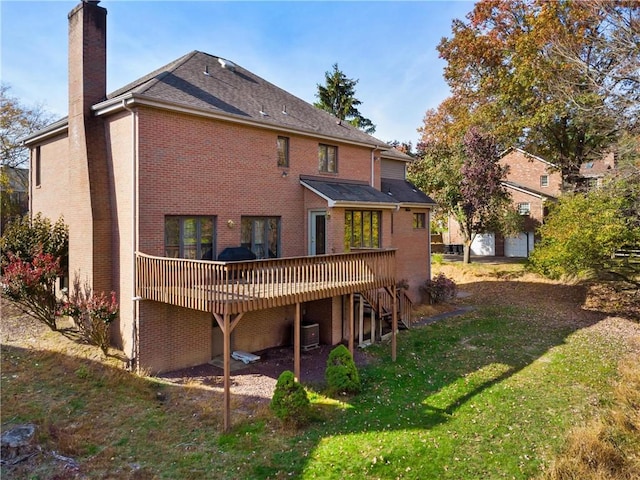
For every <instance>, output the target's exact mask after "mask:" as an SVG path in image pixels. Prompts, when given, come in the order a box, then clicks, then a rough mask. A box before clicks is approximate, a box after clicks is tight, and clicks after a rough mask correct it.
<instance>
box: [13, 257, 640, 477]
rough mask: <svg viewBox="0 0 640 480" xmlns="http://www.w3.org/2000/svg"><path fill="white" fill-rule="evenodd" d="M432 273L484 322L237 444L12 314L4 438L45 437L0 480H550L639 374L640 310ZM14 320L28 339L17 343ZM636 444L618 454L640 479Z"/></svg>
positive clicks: (458, 271)
mask: <svg viewBox="0 0 640 480" xmlns="http://www.w3.org/2000/svg"><path fill="white" fill-rule="evenodd" d="M436 269H437V270H440V271H443V272H444V273H445V274H447V275H448V276H450V277H453V278H455V279H456V281H458V283H459V288H460V290H461V291H462V292H463V295H462V296H461V298H460V299H459V300H458V306H463V305H471V306H474V310H472V311H471V312H469V313H466V314H464V315H461V316H457V317H452V318H449V319H446V320H442V321H439V322H437V323H433V324H430V325H428V326H424V327H418V328H415V329H412V330H410V331H406V332H402V333H401V334H400V335H399V337H398V361H397V362H396V363H392V362H391V361H390V357H389V355H390V352H389V346H388V345H382V346H377V345H376V346H374V347H371V350H370V351H371V355H372V356H373V357H374V361H373V362H371V364H370V365H368V366H367V367H365V368H363V369H362V370H361V372H360V373H361V376H362V380H363V386H364V388H363V393H362V394H360V395H358V396H356V397H351V398H348V397H343V398H340V399H330V398H326V397H324V396H323V395H321V392H311V397H312V401H313V402H314V408H315V410H316V412H317V417H318V421H316V422H315V423H313V424H312V425H311V426H310V427H308V428H307V429H305V430H302V431H300V432H295V431H290V430H284V429H282V428H281V427H280V425H279V424H278V423H277V422H276V421H275V420H274V419H273V418H272V416H271V415H270V412H269V411H268V410H267V409H266V408H265V409H263V410H262V411H259V412H258V413H257V414H255V415H253V416H252V417H250V418H245V419H244V420H243V417H245V416H244V415H242V412H239V413H238V412H234V414H233V418H234V429H233V431H232V432H231V433H228V434H221V433H220V430H221V420H222V413H221V409H220V406H221V396H220V395H219V394H217V393H215V392H212V391H211V390H209V389H206V388H204V386H202V385H198V384H196V383H194V384H192V385H187V386H177V385H172V384H168V383H166V382H162V381H160V380H158V379H153V378H142V377H136V376H133V375H131V374H128V373H127V372H125V371H123V370H122V369H121V368H120V365H119V364H118V363H117V362H116V361H115V360H114V359H109V360H108V361H106V362H105V361H102V360H101V358H100V356H99V352H98V350H97V349H94V348H93V347H88V346H82V345H78V344H77V343H74V342H72V341H71V340H69V339H67V338H65V337H63V336H61V335H59V334H54V333H50V332H47V331H45V330H43V329H41V328H40V327H39V326H37V325H33V324H32V323H31V321H30V320H22V319H20V318H19V317H18V316H17V315H16V314H15V312H13V311H12V310H11V309H10V308H9V307H8V306H7V305H6V304H4V308H3V315H2V317H3V320H2V327H3V328H2V384H1V387H2V390H1V394H2V412H1V415H2V427H3V430H4V429H6V428H7V427H8V426H11V425H15V424H19V423H26V422H31V423H34V424H36V426H37V428H38V429H37V441H38V445H39V447H40V449H39V450H37V451H36V452H34V454H33V456H32V457H30V458H28V459H26V460H25V461H24V462H20V463H16V464H15V465H3V466H2V477H3V478H18V479H22V478H24V479H52V478H60V479H62V478H105V479H111V478H113V479H116V478H117V479H121V478H130V479H152V478H170V479H177V478H180V479H187V478H188V479H211V478H220V479H268V478H271V479H282V478H302V479H312V478H318V479H332V478H335V479H338V478H340V479H342V478H355V479H364V478H366V479H375V478H380V479H396V478H405V479H448V478H450V479H480V478H481V479H501V478H509V479H529V478H536V477H540V476H541V475H542V474H543V472H544V471H545V470H548V469H549V467H550V466H551V465H552V463H553V461H554V458H556V456H557V455H558V454H559V453H560V452H561V451H562V450H563V449H565V445H566V439H567V436H568V435H569V433H570V432H571V431H572V428H574V427H577V426H587V425H589V422H590V421H591V420H592V419H594V418H596V417H599V416H600V415H605V414H606V412H609V411H610V410H611V409H612V408H614V407H615V397H614V395H613V392H614V389H615V387H616V382H617V381H618V379H619V376H620V372H621V369H620V365H621V364H622V365H624V368H623V369H622V371H629V370H631V371H632V372H636V373H635V375H636V377H637V375H638V374H637V371H638V369H639V368H640V367H639V366H638V365H640V325H639V324H638V320H637V318H634V317H635V315H636V313H637V312H636V310H634V308H636V306H635V303H634V302H635V301H634V299H633V298H626V297H619V296H616V297H615V301H614V298H613V297H612V295H611V294H605V293H603V291H602V288H601V287H586V286H582V285H566V284H559V283H553V282H549V281H546V280H542V279H540V278H539V277H536V276H534V275H531V274H528V273H525V272H524V270H523V266H522V265H520V264H509V265H486V264H484V265H480V264H475V265H471V266H468V267H464V266H462V265H460V264H447V263H446V262H445V263H443V264H441V265H437V266H436ZM629 302H631V303H629ZM613 304H615V305H617V307H616V306H615V305H613ZM630 305H631V306H630ZM424 311H425V312H427V311H430V309H429V308H425V309H424ZM417 313H418V314H420V313H421V311H420V310H418V312H417ZM9 322H14V323H16V322H18V323H19V325H21V326H22V327H21V329H19V330H18V332H17V333H16V331H15V330H13V329H10V332H11V333H8V330H7V329H6V328H5V326H6V325H7V324H8V323H9ZM621 362H622V363H621ZM638 383H640V382H638ZM638 383H636V384H630V385H633V386H634V387H638ZM232 391H233V389H232ZM234 404H235V407H236V408H238V409H241V408H242V402H235V403H234ZM639 426H640V424H639ZM638 436H640V434H638V432H637V430H636V437H634V438H630V439H628V441H626V442H621V443H620V445H622V448H623V453H624V454H625V455H626V456H627V457H629V458H628V460H629V461H631V462H632V463H633V462H636V463H635V464H634V465H635V466H636V467H637V468H638V470H635V472H636V473H637V474H638V476H637V477H635V478H640V458H639V457H638V454H637V451H640V438H638ZM624 449H626V450H624ZM628 452H629V453H628ZM634 452H636V453H634ZM634 455H635V457H634ZM629 471H631V472H633V470H629ZM598 478H607V477H605V476H603V477H598ZM610 478H616V477H610ZM628 478H634V477H628Z"/></svg>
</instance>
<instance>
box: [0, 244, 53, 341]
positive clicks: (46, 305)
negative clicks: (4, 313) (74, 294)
mask: <svg viewBox="0 0 640 480" xmlns="http://www.w3.org/2000/svg"><path fill="white" fill-rule="evenodd" d="M8 259H9V263H8V264H7V265H6V266H5V268H4V273H3V275H2V282H1V283H2V295H3V296H4V297H6V298H8V299H9V300H12V301H13V302H14V303H15V304H16V305H17V306H18V308H20V309H21V310H22V311H23V312H24V313H26V314H27V315H29V316H31V317H33V318H35V319H37V320H39V321H41V322H42V323H44V324H45V325H47V326H48V327H49V328H50V329H51V330H57V327H56V317H57V316H58V314H59V310H60V306H61V302H60V301H59V300H58V298H57V297H56V292H55V284H56V278H58V276H60V275H61V274H62V271H61V269H60V259H59V258H55V257H54V256H53V255H51V254H50V253H42V252H38V253H36V255H35V256H34V257H33V260H32V261H25V260H21V259H20V258H19V257H17V256H16V255H14V254H12V253H9V254H8Z"/></svg>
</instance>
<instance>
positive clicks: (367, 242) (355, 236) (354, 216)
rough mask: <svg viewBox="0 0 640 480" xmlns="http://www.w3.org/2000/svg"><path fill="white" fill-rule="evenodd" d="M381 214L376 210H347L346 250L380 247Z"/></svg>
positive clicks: (345, 223)
mask: <svg viewBox="0 0 640 480" xmlns="http://www.w3.org/2000/svg"><path fill="white" fill-rule="evenodd" d="M380 220H381V214H380V212H379V211H375V210H347V211H346V212H345V222H344V246H345V250H347V251H348V250H351V249H352V248H380V228H381V227H380V223H381V222H380Z"/></svg>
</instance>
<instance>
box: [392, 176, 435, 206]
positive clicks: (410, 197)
mask: <svg viewBox="0 0 640 480" xmlns="http://www.w3.org/2000/svg"><path fill="white" fill-rule="evenodd" d="M381 190H382V193H386V194H387V195H388V196H390V197H391V198H393V199H394V200H395V201H396V202H398V203H400V204H401V205H402V206H410V205H413V206H421V207H427V206H430V207H431V206H435V205H436V202H435V201H434V200H433V199H432V198H431V197H429V196H428V195H426V194H425V193H424V192H422V191H421V190H418V189H417V188H416V187H415V186H414V185H412V184H411V183H410V182H408V181H406V180H397V179H393V178H383V179H382V180H381Z"/></svg>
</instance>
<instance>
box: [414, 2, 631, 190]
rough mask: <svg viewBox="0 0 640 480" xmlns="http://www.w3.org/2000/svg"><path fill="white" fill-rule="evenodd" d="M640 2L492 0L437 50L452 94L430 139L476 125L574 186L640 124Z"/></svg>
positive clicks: (430, 117) (454, 137)
mask: <svg viewBox="0 0 640 480" xmlns="http://www.w3.org/2000/svg"><path fill="white" fill-rule="evenodd" d="M639 17H640V4H637V3H635V2H626V1H622V0H620V1H610V2H603V1H599V0H590V1H584V2H570V1H557V2H548V1H543V0H488V1H484V2H478V3H476V5H475V6H474V8H473V10H472V11H471V12H470V13H469V14H468V15H467V18H466V21H462V20H455V21H454V22H453V24H452V35H451V36H450V37H449V38H445V39H443V40H442V42H441V43H440V45H439V46H438V51H439V53H440V56H441V57H442V58H443V59H444V60H445V61H446V62H447V65H446V67H445V72H444V76H445V79H446V81H447V82H448V84H449V86H450V88H451V92H452V95H451V97H450V98H448V99H446V100H445V101H444V102H442V103H441V104H440V106H439V107H438V108H437V109H434V110H430V111H428V112H427V114H426V116H425V120H424V124H423V126H422V128H421V132H422V141H423V142H425V143H433V142H444V143H449V144H452V143H456V142H457V141H459V140H458V139H459V138H461V136H462V135H463V132H465V131H467V130H468V128H469V127H470V126H472V125H477V126H481V127H483V129H484V130H486V131H490V132H492V133H493V134H494V135H495V136H496V139H497V141H498V142H499V144H501V146H502V147H503V148H504V147H507V146H519V147H522V148H524V149H526V150H527V151H530V152H531V153H535V154H538V155H540V156H542V157H543V158H546V159H548V160H549V161H550V162H552V163H554V164H556V165H558V166H559V168H560V170H561V171H562V173H563V177H564V178H565V180H566V181H567V182H568V184H569V185H571V184H572V183H573V180H574V178H575V176H576V174H577V172H578V169H579V167H580V165H581V164H582V163H583V162H585V161H586V160H590V159H593V158H597V157H599V156H600V155H601V154H602V153H603V151H604V150H606V149H608V148H609V147H610V146H611V145H613V144H614V143H615V142H616V140H617V138H618V136H619V134H620V132H622V131H625V130H626V131H633V130H635V129H637V128H638V111H639V108H638V92H639V91H640V88H638V87H639V86H640V54H639V51H640V49H639V46H640V41H639V36H638V33H637V32H638V31H640V30H639V29H638V25H639V23H638V19H639Z"/></svg>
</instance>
